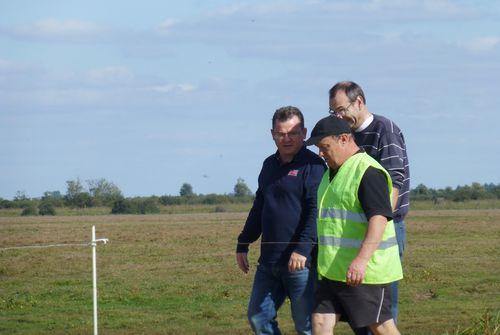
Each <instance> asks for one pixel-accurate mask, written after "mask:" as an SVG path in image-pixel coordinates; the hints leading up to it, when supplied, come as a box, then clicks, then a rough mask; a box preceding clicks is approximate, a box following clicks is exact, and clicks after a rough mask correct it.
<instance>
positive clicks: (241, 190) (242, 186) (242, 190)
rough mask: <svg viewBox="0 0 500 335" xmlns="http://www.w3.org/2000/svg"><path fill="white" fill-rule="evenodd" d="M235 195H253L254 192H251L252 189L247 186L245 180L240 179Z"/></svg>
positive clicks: (235, 186) (235, 188) (235, 187)
mask: <svg viewBox="0 0 500 335" xmlns="http://www.w3.org/2000/svg"><path fill="white" fill-rule="evenodd" d="M234 195H235V196H237V197H244V196H249V195H252V191H250V188H249V187H248V186H247V184H246V183H245V180H243V178H238V180H237V181H236V185H234Z"/></svg>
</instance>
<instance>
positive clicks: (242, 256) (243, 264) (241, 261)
mask: <svg viewBox="0 0 500 335" xmlns="http://www.w3.org/2000/svg"><path fill="white" fill-rule="evenodd" d="M236 262H237V263H238V267H239V268H240V269H241V271H243V272H245V273H248V270H249V269H250V266H249V265H248V257H247V253H246V252H237V253H236Z"/></svg>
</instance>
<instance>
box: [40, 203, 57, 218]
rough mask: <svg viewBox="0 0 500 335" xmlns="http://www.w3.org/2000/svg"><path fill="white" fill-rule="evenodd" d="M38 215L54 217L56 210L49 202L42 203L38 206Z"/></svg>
mask: <svg viewBox="0 0 500 335" xmlns="http://www.w3.org/2000/svg"><path fill="white" fill-rule="evenodd" d="M38 214H40V215H56V209H55V208H54V205H53V204H52V203H51V202H48V201H42V202H41V203H40V205H38Z"/></svg>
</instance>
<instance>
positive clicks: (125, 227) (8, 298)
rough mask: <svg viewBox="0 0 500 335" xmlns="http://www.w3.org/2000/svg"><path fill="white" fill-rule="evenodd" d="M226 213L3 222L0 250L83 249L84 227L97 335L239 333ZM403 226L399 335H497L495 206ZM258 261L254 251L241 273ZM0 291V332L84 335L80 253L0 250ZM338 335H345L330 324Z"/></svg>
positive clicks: (231, 222) (99, 214) (239, 282)
mask: <svg viewBox="0 0 500 335" xmlns="http://www.w3.org/2000/svg"><path fill="white" fill-rule="evenodd" d="M428 205H429V206H435V205H434V204H433V203H432V202H431V203H429V204H428ZM234 206H236V207H234V208H226V211H219V212H216V210H215V208H216V206H215V205H213V206H207V205H205V206H200V205H198V206H194V207H193V206H189V207H182V205H179V207H171V206H163V207H161V213H160V214H154V215H109V214H107V215H103V214H104V213H105V212H106V211H104V210H100V209H99V208H93V209H92V210H93V211H94V212H92V213H88V212H72V211H74V210H75V209H72V210H68V212H67V213H64V214H65V215H57V216H36V217H20V216H17V215H16V216H3V217H0V248H6V247H11V246H20V245H39V244H51V243H75V242H77V243H79V242H84V241H89V240H90V231H91V226H92V225H95V226H96V230H97V237H98V238H99V237H107V238H109V239H110V243H109V244H107V245H100V246H99V247H98V278H99V283H98V287H99V320H100V324H99V327H100V332H101V333H103V334H249V333H250V332H249V327H248V324H247V321H246V316H245V315H246V305H247V301H248V296H249V292H250V289H251V283H252V279H253V272H252V273H250V274H249V275H244V274H243V273H241V272H240V271H239V270H238V269H237V266H236V264H235V260H234V252H235V240H236V236H237V235H238V233H239V232H240V230H241V228H242V226H243V223H244V220H245V218H246V212H245V211H246V210H247V209H248V205H245V206H246V208H242V207H238V206H239V205H234ZM426 206H427V205H426ZM243 207H244V206H243ZM87 210H88V209H87ZM167 210H171V211H172V212H171V213H170V214H169V212H165V211H167ZM186 211H189V213H186ZM182 212H184V213H182ZM176 213H178V214H176ZM2 214H5V213H2ZM82 214H85V215H82ZM87 214H93V215H87ZM407 225H408V246H407V252H406V258H405V261H404V271H405V278H404V280H403V281H402V284H401V302H400V319H399V325H400V328H401V330H402V332H403V334H426V335H428V334H449V335H451V334H462V335H466V334H490V335H491V334H498V327H499V312H500V281H499V278H500V262H499V260H500V249H499V246H500V209H499V208H498V206H495V208H492V209H467V210H466V209H453V210H449V209H447V210H442V209H437V210H436V209H432V210H431V209H420V210H412V211H411V212H410V215H409V217H408V219H407ZM257 255H258V244H255V245H252V246H251V249H250V260H251V264H252V266H251V268H252V271H254V270H255V266H256V262H257V258H256V257H257ZM0 282H1V285H0V334H89V333H91V331H92V291H91V288H92V281H91V248H90V247H61V248H46V249H18V250H13V249H10V250H5V249H0ZM279 322H280V324H281V326H282V329H283V330H284V333H285V334H293V333H294V332H293V325H292V323H291V319H290V313H289V304H288V303H285V305H284V306H283V308H282V310H281V313H280V316H279ZM495 327H496V330H495ZM337 334H351V331H350V330H349V328H348V327H347V326H346V325H341V327H340V328H339V331H338V332H337Z"/></svg>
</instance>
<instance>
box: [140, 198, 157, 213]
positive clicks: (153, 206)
mask: <svg viewBox="0 0 500 335" xmlns="http://www.w3.org/2000/svg"><path fill="white" fill-rule="evenodd" d="M139 209H140V213H141V214H155V213H160V207H158V201H157V200H156V199H153V198H146V199H144V200H141V201H140V203H139Z"/></svg>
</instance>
